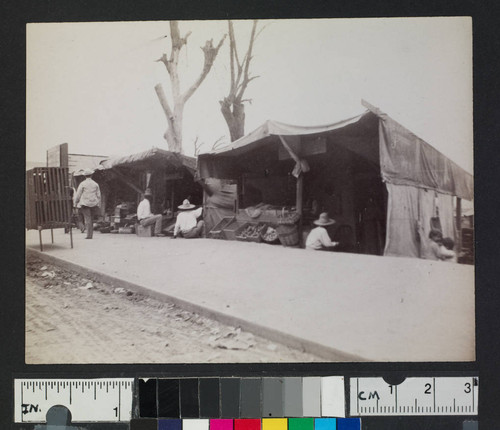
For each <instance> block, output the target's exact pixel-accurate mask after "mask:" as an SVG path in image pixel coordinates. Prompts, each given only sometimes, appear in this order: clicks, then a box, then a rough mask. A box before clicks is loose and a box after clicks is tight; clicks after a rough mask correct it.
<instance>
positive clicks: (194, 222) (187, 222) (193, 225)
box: [174, 199, 205, 239]
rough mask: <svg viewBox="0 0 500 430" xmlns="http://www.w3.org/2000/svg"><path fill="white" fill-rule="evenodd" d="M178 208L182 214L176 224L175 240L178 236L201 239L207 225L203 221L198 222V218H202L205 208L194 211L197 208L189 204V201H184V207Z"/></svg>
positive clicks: (178, 216)
mask: <svg viewBox="0 0 500 430" xmlns="http://www.w3.org/2000/svg"><path fill="white" fill-rule="evenodd" d="M177 207H178V208H179V210H180V212H179V215H177V220H176V222H175V227H174V239H175V238H176V237H177V236H178V235H180V236H182V237H184V238H186V239H192V238H195V237H200V236H201V234H202V233H203V227H204V225H205V223H204V221H203V220H200V221H198V218H199V217H200V216H201V213H202V211H203V207H201V206H200V207H199V208H198V209H196V210H193V209H194V208H195V207H196V206H195V205H192V204H191V203H189V200H188V199H186V200H184V201H183V202H182V205H179V206H177Z"/></svg>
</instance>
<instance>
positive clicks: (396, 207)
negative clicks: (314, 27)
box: [198, 102, 473, 257]
mask: <svg viewBox="0 0 500 430" xmlns="http://www.w3.org/2000/svg"><path fill="white" fill-rule="evenodd" d="M363 105H364V106H365V107H367V108H368V110H367V111H366V112H365V113H363V114H361V115H358V116H356V117H353V118H349V119H347V120H344V121H340V122H336V123H333V124H328V125H324V126H316V127H302V126H293V125H287V124H283V123H279V122H275V121H267V122H266V123H264V124H263V125H262V126H260V127H259V128H257V129H256V130H254V131H253V132H251V133H250V134H248V135H246V136H244V137H242V138H241V139H239V140H237V141H235V142H233V143H232V144H231V145H229V146H228V147H225V148H223V149H220V150H218V151H213V152H211V153H207V154H201V155H200V156H199V157H198V175H199V176H200V178H219V179H236V180H238V181H240V183H241V182H246V183H250V184H252V186H254V187H257V188H258V189H259V191H260V192H261V193H262V195H263V200H269V201H270V202H272V203H275V204H286V203H289V204H291V203H293V202H292V201H291V198H290V196H288V197H287V194H290V191H291V188H293V191H294V194H295V196H294V197H295V207H296V210H297V211H298V212H299V213H301V214H302V215H303V216H306V215H307V207H308V206H309V205H310V201H313V202H314V201H315V200H320V201H321V200H322V201H324V202H328V203H325V204H323V206H322V209H325V210H328V211H329V212H330V214H331V215H332V216H334V217H335V218H336V219H337V220H341V223H343V224H345V225H347V226H349V227H350V228H352V229H353V230H354V232H355V235H356V238H357V241H358V245H359V247H358V251H360V252H366V253H372V254H382V253H383V254H384V255H393V256H408V257H420V256H421V254H422V250H421V243H420V240H419V235H418V232H417V225H418V223H420V224H421V225H422V226H423V228H424V234H425V235H427V234H428V232H429V231H430V228H431V223H432V222H434V223H435V222H436V219H437V218H439V222H440V225H441V228H442V231H443V235H444V236H449V237H452V238H455V239H459V235H458V234H457V226H456V224H455V220H454V213H455V210H458V213H459V212H460V201H461V200H460V199H466V200H472V199H473V178H472V175H471V174H469V173H468V172H466V171H465V170H463V169H462V168H461V167H459V166H458V165H457V164H455V163H454V162H453V161H451V160H450V159H448V158H447V157H446V156H444V155H443V154H442V153H440V152H439V151H437V150H436V149H435V148H433V147H432V146H431V145H430V144H428V143H426V142H424V141H423V140H422V139H420V138H419V137H417V136H415V135H414V134H413V133H412V132H411V131H409V130H408V129H406V128H405V127H403V126H402V125H400V124H398V123H397V122H396V121H394V120H393V119H392V118H390V117H389V116H388V115H387V114H385V113H382V112H381V111H380V110H379V109H377V108H375V107H373V106H372V105H370V104H368V103H367V102H363ZM292 178H293V180H294V182H295V183H294V184H293V187H291V185H292V183H291V181H292ZM240 191H241V187H240ZM321 194H323V195H327V197H323V196H322V195H321ZM240 198H242V199H243V200H244V198H245V197H244V195H242V194H241V192H240ZM455 201H456V202H458V204H457V208H456V209H455V207H454V206H455ZM332 202H333V203H332ZM332 212H333V213H332ZM380 218H382V220H381V222H379V221H380ZM370 236H372V239H368V238H369V237H370ZM375 242H378V244H377V243H375Z"/></svg>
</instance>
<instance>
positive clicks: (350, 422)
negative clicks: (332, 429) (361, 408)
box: [337, 418, 361, 430]
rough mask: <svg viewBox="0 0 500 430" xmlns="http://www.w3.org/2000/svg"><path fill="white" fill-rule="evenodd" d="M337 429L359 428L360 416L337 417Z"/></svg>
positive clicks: (351, 429)
mask: <svg viewBox="0 0 500 430" xmlns="http://www.w3.org/2000/svg"><path fill="white" fill-rule="evenodd" d="M337 430H361V418H338V419H337Z"/></svg>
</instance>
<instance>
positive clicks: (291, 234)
mask: <svg viewBox="0 0 500 430" xmlns="http://www.w3.org/2000/svg"><path fill="white" fill-rule="evenodd" d="M276 231H277V232H278V238H279V240H280V242H281V244H282V245H283V246H297V245H298V244H299V230H298V228H297V226H296V225H295V224H292V225H290V224H279V225H278V227H276Z"/></svg>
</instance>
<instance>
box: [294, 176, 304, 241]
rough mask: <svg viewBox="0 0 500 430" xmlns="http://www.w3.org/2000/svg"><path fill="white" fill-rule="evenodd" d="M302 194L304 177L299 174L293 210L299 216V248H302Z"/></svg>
mask: <svg viewBox="0 0 500 430" xmlns="http://www.w3.org/2000/svg"><path fill="white" fill-rule="evenodd" d="M303 194H304V175H303V174H302V173H301V174H300V175H299V177H298V178H297V193H296V196H295V197H296V198H295V209H296V211H297V213H298V214H299V215H300V218H299V221H298V231H299V246H302V199H303Z"/></svg>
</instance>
